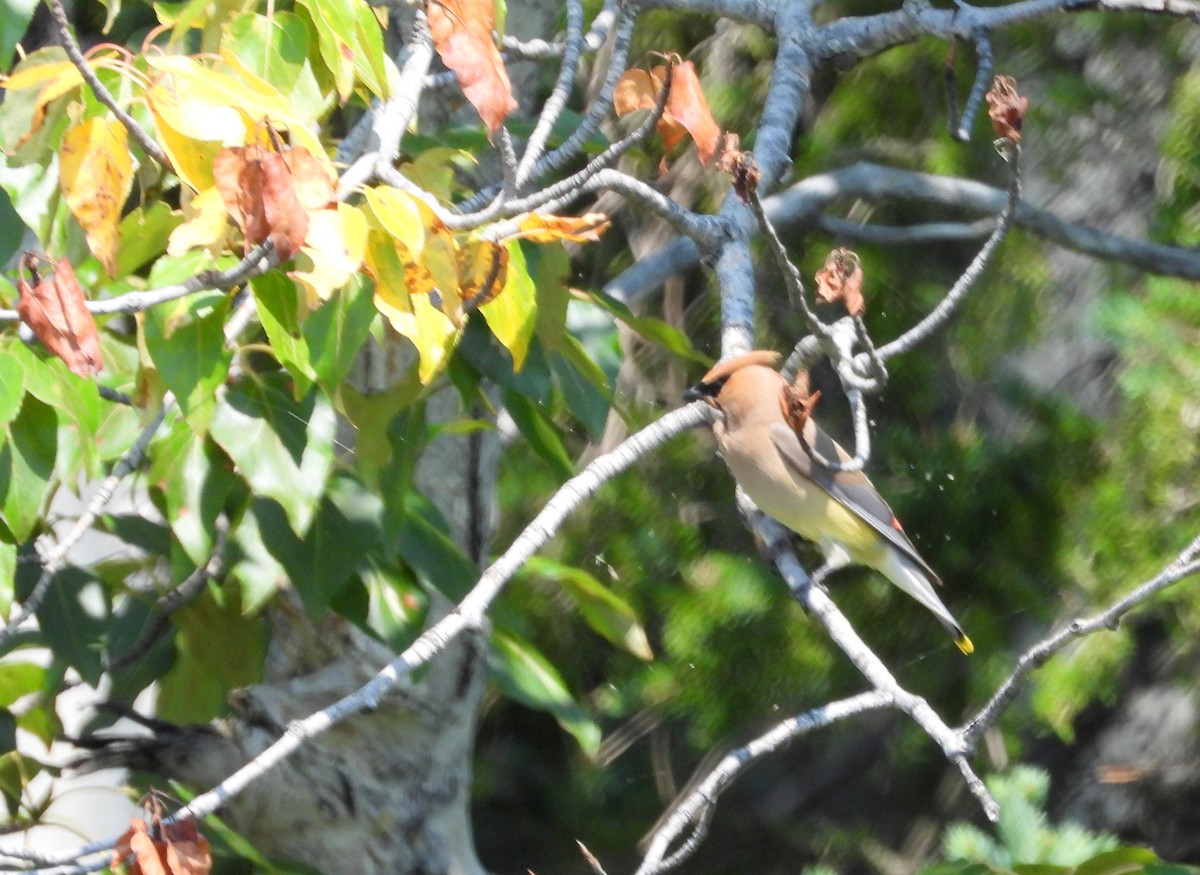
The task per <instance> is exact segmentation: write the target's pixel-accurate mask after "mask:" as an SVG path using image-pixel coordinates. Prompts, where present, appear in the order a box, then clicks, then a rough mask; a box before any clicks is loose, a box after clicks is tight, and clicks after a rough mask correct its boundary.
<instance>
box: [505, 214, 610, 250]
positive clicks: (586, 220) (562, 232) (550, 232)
mask: <svg viewBox="0 0 1200 875" xmlns="http://www.w3.org/2000/svg"><path fill="white" fill-rule="evenodd" d="M611 224H612V222H610V221H609V218H608V216H606V215H605V214H604V213H584V214H583V215H582V216H551V215H548V214H546V213H528V214H526V215H525V216H523V217H522V218H521V219H520V220H519V221H518V222H517V227H519V228H520V229H521V233H520V234H518V235H516V236H519V237H520V238H521V239H523V240H529V241H531V242H533V243H552V242H553V241H555V240H568V241H570V242H571V243H595V242H596V241H597V240H599V239H600V235H601V234H603V233H604V232H605V231H607V230H608V228H609V225H611Z"/></svg>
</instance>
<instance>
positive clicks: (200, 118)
mask: <svg viewBox="0 0 1200 875" xmlns="http://www.w3.org/2000/svg"><path fill="white" fill-rule="evenodd" d="M180 97H181V96H180V94H179V93H178V91H177V90H176V89H174V88H169V87H167V86H166V85H164V84H162V83H161V82H160V83H155V84H154V85H151V86H150V87H149V88H148V89H146V105H147V106H148V107H149V109H150V115H151V117H152V118H153V119H154V130H155V133H157V134H158V142H159V143H160V144H162V147H163V149H165V150H166V153H167V157H168V158H170V159H171V169H172V170H174V171H175V174H176V175H177V176H178V177H179V178H180V179H182V180H183V181H184V182H186V183H187V184H188V185H189V186H191V188H192V189H193V190H194V191H206V190H207V189H210V188H212V187H213V186H214V185H215V181H214V179H213V172H212V165H213V159H214V158H216V156H217V153H218V152H220V151H221V149H222V148H223V147H224V146H225V145H226V144H227V143H235V144H236V143H240V142H241V141H242V140H243V139H245V136H246V120H245V117H244V116H243V115H242V114H241V113H240V112H238V111H237V110H236V109H233V108H232V107H228V106H216V105H214V104H210V103H199V102H196V101H188V100H186V99H185V100H183V101H181V99H180Z"/></svg>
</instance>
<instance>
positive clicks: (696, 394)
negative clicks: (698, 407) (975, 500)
mask: <svg viewBox="0 0 1200 875" xmlns="http://www.w3.org/2000/svg"><path fill="white" fill-rule="evenodd" d="M706 397H708V396H706V395H705V394H704V390H703V389H701V388H700V386H699V385H696V386H692V387H691V388H690V389H688V390H687V391H686V392H684V393H683V400H684V401H689V402H691V401H702V400H703V399H705V398H706Z"/></svg>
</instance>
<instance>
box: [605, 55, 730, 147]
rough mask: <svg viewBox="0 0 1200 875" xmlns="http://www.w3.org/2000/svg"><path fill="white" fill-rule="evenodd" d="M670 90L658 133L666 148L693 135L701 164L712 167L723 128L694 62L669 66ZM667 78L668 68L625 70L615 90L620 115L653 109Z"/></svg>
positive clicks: (614, 94)
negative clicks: (712, 110) (713, 113)
mask: <svg viewBox="0 0 1200 875" xmlns="http://www.w3.org/2000/svg"><path fill="white" fill-rule="evenodd" d="M670 76H671V93H670V94H669V95H668V96H667V106H666V108H665V109H664V110H663V114H662V118H661V119H659V120H658V126H657V127H658V133H659V136H661V137H662V139H663V148H664V149H665V150H666V151H667V152H670V151H671V150H672V149H674V148H675V147H676V146H677V145H679V144H680V143H681V142H683V140H684V139H685V138H686V137H688V136H690V137H691V138H692V140H694V141H695V143H696V151H697V152H698V153H699V155H700V163H701V164H703V165H704V166H705V167H707V166H709V165H710V164H711V163H712V161H713V157H714V156H715V155H716V153H717V147H718V145H719V143H720V139H721V129H720V128H719V127H718V126H717V123H716V121H715V120H714V119H713V117H712V112H711V111H710V110H709V108H708V101H707V100H705V98H704V92H703V90H701V88H700V79H699V77H697V76H696V68H695V67H694V66H693V65H692V62H691V61H683V62H680V63H675V64H673V65H672V66H671V68H670ZM666 78H667V67H663V66H658V67H654V68H653V69H651V70H648V71H647V70H641V69H634V70H626V71H625V72H624V73H622V74H621V78H620V79H618V80H617V87H616V90H615V91H614V92H613V109H614V110H615V111H616V113H617V115H618V116H622V115H625V114H626V113H630V112H633V111H635V110H639V109H654V107H655V106H657V105H658V97H659V95H660V94H661V93H662V89H663V84H664V83H665V82H666Z"/></svg>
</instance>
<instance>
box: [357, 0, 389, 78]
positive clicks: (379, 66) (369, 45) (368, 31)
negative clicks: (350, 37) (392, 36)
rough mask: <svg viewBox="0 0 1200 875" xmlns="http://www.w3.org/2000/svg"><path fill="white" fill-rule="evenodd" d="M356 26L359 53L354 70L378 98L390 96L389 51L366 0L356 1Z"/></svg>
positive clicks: (377, 20)
mask: <svg viewBox="0 0 1200 875" xmlns="http://www.w3.org/2000/svg"><path fill="white" fill-rule="evenodd" d="M354 25H355V36H356V37H357V40H356V41H357V43H358V51H357V52H356V54H355V55H354V69H355V71H356V72H357V73H358V79H359V81H360V82H362V83H363V84H364V85H366V86H367V90H368V91H370V92H371V93H372V94H373V95H375V96H376V97H382V98H386V97H387V96H388V75H387V74H388V71H387V56H388V54H387V50H386V49H385V48H384V45H383V30H382V29H381V28H380V26H379V19H377V18H376V17H375V12H374V11H373V10H372V9H371V6H370V5H369V4H368V3H366V2H364V0H354Z"/></svg>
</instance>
